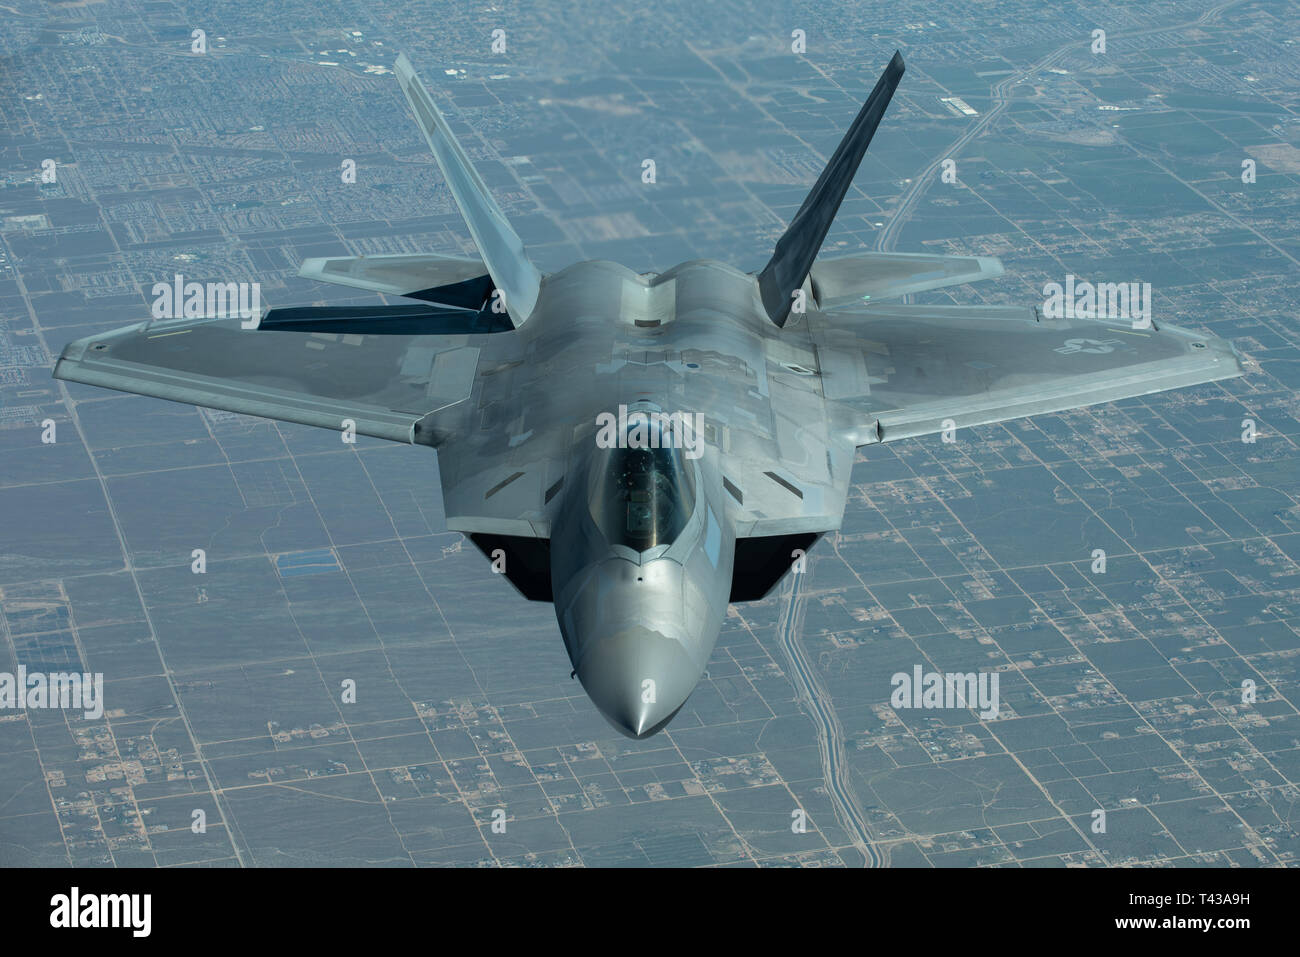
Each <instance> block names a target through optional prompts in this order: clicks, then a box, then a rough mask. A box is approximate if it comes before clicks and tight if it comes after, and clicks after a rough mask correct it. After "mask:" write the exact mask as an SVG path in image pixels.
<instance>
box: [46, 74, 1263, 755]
mask: <svg viewBox="0 0 1300 957" xmlns="http://www.w3.org/2000/svg"><path fill="white" fill-rule="evenodd" d="M903 69H904V67H903V58H902V56H901V55H899V54H898V53H895V54H894V56H893V59H892V60H891V61H890V62H889V64H888V66H887V67H886V69H885V71H884V73H883V74H882V75H881V77H880V80H879V82H877V83H876V85H875V88H874V89H873V90H872V91H871V94H870V96H869V97H868V98H867V100H866V102H865V104H864V105H863V107H862V109H861V111H860V112H859V113H858V115H857V117H856V119H854V121H853V123H852V125H851V126H850V127H849V130H848V132H847V134H846V135H845V136H844V138H843V141H842V142H841V143H840V145H839V147H838V148H837V149H836V150H835V153H834V155H833V156H832V157H831V159H830V162H829V163H828V164H827V166H826V168H825V170H824V171H823V172H822V174H821V176H820V177H819V178H818V180H817V182H816V184H815V185H814V186H813V187H812V190H811V192H809V193H808V196H807V198H806V199H805V200H804V202H803V205H802V206H800V207H799V210H798V211H797V212H796V213H795V215H794V218H793V220H792V221H791V222H790V224H789V227H788V228H787V229H786V231H785V232H784V234H783V235H782V236H781V237H780V239H779V240H778V241H777V242H776V246H775V249H774V251H773V252H772V254H771V258H770V259H769V261H768V262H767V264H766V265H765V266H764V267H763V268H762V269H761V270H759V271H758V272H757V273H751V272H745V271H743V270H742V269H740V268H738V267H737V266H734V265H731V264H729V263H725V262H717V261H713V260H694V261H690V262H684V263H681V264H680V265H677V266H674V267H673V268H671V269H669V270H667V271H666V272H661V273H655V272H637V271H636V270H634V269H630V268H628V267H626V266H622V265H619V264H617V263H613V262H605V261H588V262H579V263H574V264H573V265H570V266H568V267H566V268H564V269H562V270H560V271H559V272H555V273H551V274H549V275H544V274H543V273H541V272H540V271H539V270H538V269H537V267H536V266H534V265H533V263H532V262H531V261H530V260H529V258H528V256H527V254H526V252H525V249H524V245H523V243H522V242H521V241H520V238H519V236H518V235H517V234H516V233H515V231H514V230H513V229H512V228H511V226H510V223H509V222H508V220H507V219H506V216H505V215H504V213H503V212H502V210H501V208H500V207H499V206H498V204H497V203H496V202H495V200H494V199H493V197H492V194H491V192H490V191H489V190H488V188H487V186H486V185H485V183H484V181H483V180H482V178H480V176H479V175H478V173H477V172H476V171H475V170H474V168H473V167H472V166H471V165H470V161H469V159H468V158H467V157H466V155H465V152H464V150H463V149H462V148H461V146H460V145H459V144H458V143H457V141H456V139H455V138H454V137H453V135H452V132H451V130H450V128H449V127H448V125H447V122H446V120H445V119H444V117H443V115H442V113H441V112H440V111H439V109H438V107H437V106H436V105H435V102H434V99H433V97H431V96H430V94H429V92H428V91H427V89H426V88H425V87H424V86H423V85H422V84H421V82H420V81H419V79H418V78H417V76H416V74H415V72H414V70H413V69H412V67H411V64H410V62H409V61H408V60H407V59H406V58H405V57H404V56H403V57H399V58H398V60H397V63H396V66H395V72H396V76H397V80H398V82H399V83H400V85H401V88H402V90H403V92H404V93H405V95H406V98H407V100H408V102H409V104H410V108H411V111H412V112H413V113H414V115H415V120H416V122H417V123H418V124H419V126H420V129H421V131H422V132H423V134H424V136H425V138H426V139H427V140H428V143H429V147H430V148H431V149H432V151H433V154H434V156H435V157H436V159H437V162H438V165H439V167H440V168H441V170H442V173H443V176H444V177H445V179H446V184H447V187H448V188H449V189H450V191H451V194H452V196H453V197H454V198H455V200H456V203H457V204H458V206H459V208H460V212H461V214H462V215H463V217H464V220H465V224H466V225H467V226H468V228H469V232H470V235H471V236H472V237H473V240H474V243H475V245H476V247H477V249H478V251H479V253H480V258H478V259H465V258H450V257H447V256H438V255H432V254H429V255H395V256H391V255H389V256H356V257H344V258H328V259H309V260H307V261H305V262H304V263H303V265H302V268H301V272H300V275H302V276H305V277H310V278H313V279H316V280H320V281H322V282H327V283H338V284H340V285H343V286H350V287H354V288H356V289H363V290H369V291H371V292H375V293H383V294H385V295H393V296H399V297H404V298H407V299H410V300H413V301H414V303H413V304H410V305H373V306H360V307H357V306H334V307H294V308H274V309H271V310H269V311H268V312H266V314H265V315H263V316H261V317H260V322H252V321H250V322H244V321H241V320H240V319H239V318H233V319H231V318H218V319H212V318H197V319H195V318H190V319H186V318H182V319H176V320H157V319H154V320H149V321H144V322H141V323H138V324H136V325H132V326H129V327H126V328H122V329H118V330H116V331H113V332H107V333H103V334H98V335H92V336H88V337H86V338H84V339H79V340H77V341H75V342H73V343H71V344H69V345H68V346H67V348H66V349H64V351H63V354H62V356H61V357H60V359H59V361H58V364H57V365H56V366H55V370H54V375H55V376H56V377H57V378H60V379H68V380H72V381H76V382H83V383H89V384H91V385H95V386H102V387H105V388H109V389H118V390H121V391H124V392H133V393H138V394H141V395H147V396H156V397H159V398H163V399H171V400H173V401H177V402H186V403H191V404H194V405H199V406H206V407H209V408H214V409H224V410H228V411H232V412H239V413H245V414H248V415H253V416H262V417H264V418H269V419H278V420H282V421H286V422H297V423H305V424H307V425H313V426H319V427H321V428H326V429H335V430H340V431H344V432H346V431H347V430H349V429H354V430H355V432H357V433H361V434H364V435H368V436H375V437H378V438H381V439H387V440H390V441H393V442H404V443H408V444H412V445H423V446H427V447H429V448H432V449H435V450H437V456H438V465H439V473H440V479H441V484H442V493H443V501H444V503H445V512H446V522H447V527H448V528H449V529H453V530H456V531H460V532H462V533H464V534H465V535H466V536H468V537H469V539H470V540H471V541H472V542H473V543H474V544H475V545H476V546H477V547H478V548H479V549H481V550H482V552H483V553H484V556H485V558H487V559H488V560H489V561H490V562H491V567H492V570H494V571H500V572H503V573H504V575H505V577H506V578H508V579H509V581H510V582H511V583H513V585H514V586H515V587H516V588H517V589H518V591H519V592H520V593H521V594H522V596H523V597H524V598H526V599H530V600H533V601H541V602H553V603H554V606H555V614H556V619H557V621H558V623H559V630H560V634H561V636H562V637H563V639H564V643H565V647H566V649H567V651H568V654H569V658H570V660H571V661H572V664H573V674H576V676H577V678H578V679H579V680H580V681H581V682H582V685H583V687H584V688H585V690H586V692H587V694H588V696H589V697H590V698H591V700H592V702H593V703H594V704H595V705H596V707H597V708H598V709H599V710H600V712H601V713H602V714H603V715H604V716H605V717H606V718H607V719H608V720H609V721H610V722H611V723H612V724H613V725H614V727H615V728H617V729H618V730H619V731H621V732H623V733H624V734H626V735H629V736H631V737H636V738H642V737H646V736H649V735H651V734H654V733H656V732H657V731H659V730H660V729H662V728H663V727H664V726H665V725H666V724H667V723H668V722H669V721H671V720H672V718H673V716H674V715H676V714H677V712H678V711H679V710H680V709H681V708H682V706H683V704H684V703H685V702H686V700H687V698H688V697H689V696H690V694H691V692H692V691H693V690H694V688H695V686H696V684H697V682H698V681H699V680H700V678H701V676H702V674H703V672H704V670H705V668H706V666H707V665H708V663H709V658H710V655H711V653H712V651H713V648H714V645H715V643H716V641H717V638H718V633H719V630H720V629H721V626H722V622H723V618H724V616H725V615H726V614H727V608H728V605H729V603H736V602H749V601H756V600H759V599H762V598H763V597H764V596H766V595H768V594H769V592H771V591H772V590H773V589H774V587H775V586H776V584H777V583H778V582H779V581H780V580H781V579H782V578H783V576H785V575H786V574H787V573H788V572H791V571H792V569H793V570H794V572H795V573H799V567H800V566H801V565H802V562H803V561H804V560H805V557H806V554H807V551H808V549H809V548H810V547H811V546H812V545H813V543H814V542H816V541H817V539H818V538H819V537H820V536H822V535H824V534H826V533H827V532H831V531H834V530H835V529H838V528H839V526H840V523H841V520H842V517H843V514H844V505H845V498H846V495H847V493H848V488H849V482H850V478H851V475H852V472H853V463H854V459H855V456H856V454H857V450H858V449H859V448H861V447H863V446H868V445H873V444H876V443H880V442H897V441H903V440H906V439H915V438H918V437H921V436H931V435H935V434H939V433H943V432H945V430H947V431H951V430H953V429H965V428H969V427H972V426H978V425H984V424H988V423H994V422H1002V421H1005V420H1007V419H1012V418H1016V417H1019V416H1028V415H1036V414H1040V413H1048V412H1056V411H1061V410H1066V409H1074V408H1078V407H1080V406H1085V405H1090V404H1093V403H1099V402H1112V401H1115V400H1117V399H1123V398H1127V397H1130V396H1140V395H1146V394H1149V393H1153V392H1159V391H1162V390H1165V389H1174V388H1180V387H1184V386H1191V385H1195V384H1197V383H1204V382H1210V381H1213V380H1217V379H1224V378H1228V377H1231V376H1236V375H1240V374H1241V372H1242V369H1241V366H1240V364H1239V363H1238V359H1237V357H1236V354H1235V352H1234V350H1233V349H1232V347H1231V345H1229V344H1228V343H1227V342H1225V341H1223V340H1220V339H1216V338H1213V337H1211V336H1207V335H1202V334H1199V333H1195V332H1190V331H1187V330H1183V329H1178V328H1175V327H1174V326H1171V325H1166V324H1165V323H1164V322H1163V321H1162V322H1160V323H1159V324H1155V323H1151V324H1149V327H1147V328H1134V327H1133V326H1134V323H1132V322H1129V321H1106V320H1099V319H1090V318H1084V319H1077V318H1075V319H1060V318H1051V317H1049V316H1047V315H1044V314H1043V311H1042V310H1040V309H1038V308H1036V307H1034V306H954V305H939V306H935V305H913V304H904V303H897V302H895V303H890V302H889V301H888V300H891V299H892V300H898V299H900V298H901V297H903V296H905V295H908V294H910V293H918V292H923V291H926V290H932V289H939V288H942V287H947V286H953V285H956V284H960V283H968V282H973V281H975V280H981V279H987V278H990V277H993V276H997V275H999V274H1001V273H1002V266H1001V264H1000V263H999V262H998V261H997V260H996V259H992V258H988V257H981V256H939V255H928V254H915V253H880V252H857V253H854V254H852V255H842V256H835V257H833V258H831V257H820V256H819V255H818V254H819V252H820V250H821V246H822V242H823V240H824V239H825V237H826V233H827V230H828V229H829V228H830V225H831V222H832V220H833V218H834V217H835V214H836V211H837V210H838V209H839V206H840V203H841V201H842V200H843V198H844V195H845V193H846V191H847V190H848V188H849V185H850V183H851V182H852V180H853V177H854V174H855V173H856V171H857V168H858V165H859V163H860V162H861V160H862V157H863V155H864V154H865V152H866V149H867V146H868V144H869V143H870V141H871V138H872V136H873V134H874V133H875V131H876V128H877V126H878V125H879V123H880V121H881V117H882V116H883V115H884V113H885V109H886V107H887V106H888V105H889V102H890V99H891V98H892V96H893V93H894V90H895V89H896V88H897V86H898V83H899V81H900V79H901V78H902V76H903ZM244 326H249V327H251V328H244ZM936 441H938V440H937V439H936ZM486 571H487V568H486V567H485V573H486Z"/></svg>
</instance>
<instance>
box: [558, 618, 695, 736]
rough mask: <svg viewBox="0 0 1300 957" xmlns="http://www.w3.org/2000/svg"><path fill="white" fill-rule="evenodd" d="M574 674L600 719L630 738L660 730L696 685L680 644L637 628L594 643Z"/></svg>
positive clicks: (689, 661) (693, 671)
mask: <svg viewBox="0 0 1300 957" xmlns="http://www.w3.org/2000/svg"><path fill="white" fill-rule="evenodd" d="M577 671H578V679H579V680H580V681H581V682H582V686H583V688H584V689H586V692H587V694H588V696H589V697H590V698H591V700H592V701H593V702H594V703H595V705H596V707H597V708H599V709H600V712H601V714H603V715H604V716H605V718H606V719H607V720H608V721H609V722H610V723H611V724H612V725H614V727H615V728H617V729H618V730H619V731H621V732H622V733H623V734H625V735H627V736H628V737H630V738H648V737H649V736H650V735H652V734H654V733H655V732H656V731H659V730H660V729H662V728H663V726H664V725H666V724H667V723H668V721H669V720H670V719H671V718H672V717H673V715H675V714H676V713H677V712H678V710H679V709H680V708H681V706H682V705H683V704H685V703H686V699H687V698H688V697H690V694H691V691H692V690H693V689H694V688H695V683H696V681H697V680H698V679H699V671H698V670H697V669H696V667H695V665H694V663H693V662H692V661H691V659H690V657H689V656H688V655H687V654H686V651H685V650H684V649H683V647H682V645H681V643H680V642H678V641H675V640H673V639H671V638H667V637H665V636H663V635H661V634H659V633H658V632H655V631H651V630H650V629H648V628H644V627H641V626H637V625H632V626H630V627H627V628H624V629H622V630H620V631H617V632H615V633H614V634H611V635H609V636H606V637H602V638H596V639H594V640H592V641H591V642H590V644H589V646H588V649H587V651H586V653H585V654H584V655H583V657H582V661H581V662H580V663H579V665H578V669H577Z"/></svg>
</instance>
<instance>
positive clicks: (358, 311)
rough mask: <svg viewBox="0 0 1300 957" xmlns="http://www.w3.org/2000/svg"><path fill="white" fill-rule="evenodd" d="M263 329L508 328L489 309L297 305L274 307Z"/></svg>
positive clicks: (414, 331)
mask: <svg viewBox="0 0 1300 957" xmlns="http://www.w3.org/2000/svg"><path fill="white" fill-rule="evenodd" d="M257 328H258V329H259V330H260V331H262V332H267V331H270V332H322V333H334V334H341V335H358V336H455V335H471V336H472V335H483V334H486V333H492V332H509V331H511V330H512V329H514V326H512V325H511V324H510V321H509V319H508V317H507V316H505V315H504V314H497V313H494V312H492V311H491V310H490V309H482V310H473V309H454V308H447V307H439V306H294V307H290V308H287V309H272V310H270V311H268V312H267V313H266V315H264V316H263V317H262V319H261V321H260V322H259V323H258V324H257Z"/></svg>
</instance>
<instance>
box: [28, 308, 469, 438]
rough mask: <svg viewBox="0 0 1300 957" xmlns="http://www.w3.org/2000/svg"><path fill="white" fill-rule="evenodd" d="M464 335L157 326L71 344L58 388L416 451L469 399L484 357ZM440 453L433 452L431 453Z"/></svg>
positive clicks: (214, 324) (226, 322) (211, 324)
mask: <svg viewBox="0 0 1300 957" xmlns="http://www.w3.org/2000/svg"><path fill="white" fill-rule="evenodd" d="M471 341H472V340H471V339H470V337H468V336H463V335H449V336H404V335H354V334H353V335H339V334H332V333H321V332H317V333H301V332H269V331H265V330H261V331H259V330H257V329H244V328H241V323H240V320H239V319H197V320H156V321H153V322H142V323H137V324H136V325H133V326H127V327H125V328H122V329H116V330H114V331H112V332H105V333H100V334H99V335H94V336H87V337H86V338H84V339H78V340H76V341H75V342H71V343H69V344H68V345H67V347H66V348H64V350H63V355H61V356H60V357H59V361H58V363H57V364H56V365H55V367H54V377H55V378H56V379H67V380H69V381H72V382H84V383H86V384H88V385H96V386H101V387H103V388H106V389H117V390H118V391H121V392H133V393H136V394H137V395H148V396H155V397H157V398H160V399H171V400H172V401H175V402H188V403H190V404H192V405H202V406H207V407H209V408H213V409H225V410H226V411H229V412H242V413H245V414H247V415H258V416H262V417H263V418H268V419H279V420H282V421H285V422H299V423H302V424H303V425H315V426H319V427H321V428H326V429H334V430H336V431H342V430H343V429H345V428H346V427H347V426H346V425H345V420H350V421H352V422H353V423H354V424H355V429H356V431H357V432H359V433H361V434H362V435H371V436H375V437H376V438H381V439H389V440H390V441H393V442H414V441H417V440H421V439H422V438H423V439H424V440H426V441H427V439H428V437H427V436H425V437H421V436H419V435H418V431H419V429H418V423H419V421H420V420H421V419H422V418H424V417H425V416H426V415H429V414H430V413H433V412H436V411H439V410H441V409H445V408H447V407H448V406H451V405H454V404H455V403H457V402H460V401H461V400H463V399H465V398H467V397H468V396H469V394H470V391H471V389H472V388H473V385H474V376H475V371H476V369H477V366H478V354H479V349H478V348H477V347H476V346H474V345H471V344H470V343H471ZM429 444H433V443H429Z"/></svg>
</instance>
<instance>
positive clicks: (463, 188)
mask: <svg viewBox="0 0 1300 957" xmlns="http://www.w3.org/2000/svg"><path fill="white" fill-rule="evenodd" d="M394 70H395V71H396V73H397V81H398V82H399V83H400V84H401V85H402V92H403V93H405V94H406V100H407V102H408V103H410V104H411V111H412V112H413V113H414V114H415V120H416V122H417V123H419V124H420V129H421V131H422V132H423V133H424V138H425V139H426V140H428V142H429V149H431V150H433V155H434V158H435V159H437V161H438V166H439V167H440V168H441V169H442V175H443V177H444V178H445V179H446V180H447V186H448V188H449V189H450V190H451V195H452V196H453V197H455V199H456V205H457V206H459V207H460V214H461V216H463V217H464V219H465V225H466V226H468V227H469V232H470V235H471V236H473V237H474V244H475V245H476V246H478V251H479V254H480V255H481V256H482V257H483V263H484V265H486V266H487V269H488V273H489V274H490V275H491V276H492V281H493V282H494V283H495V284H496V288H497V289H499V290H500V291H501V293H502V294H503V295H504V296H505V305H506V310H507V312H508V313H509V314H510V319H511V321H512V322H513V323H514V325H515V327H516V328H518V327H519V326H522V325H523V324H524V322H525V321H526V320H527V319H528V317H529V315H531V314H532V311H533V306H535V305H536V304H537V292H538V289H539V288H540V286H541V281H542V275H541V273H539V272H538V271H537V267H536V266H534V265H533V264H532V263H531V262H529V260H528V256H527V254H525V252H524V244H523V243H522V242H520V240H519V236H518V235H517V234H516V233H515V231H514V229H512V228H511V226H510V222H509V221H508V220H507V219H506V217H505V214H504V213H503V212H501V207H500V206H498V205H497V204H496V200H494V199H493V198H492V194H491V193H490V192H488V188H487V184H486V183H484V182H483V178H482V177H481V176H479V174H478V173H477V172H476V171H475V169H474V167H473V166H471V165H470V162H469V157H467V156H466V155H465V151H464V150H463V149H461V147H460V144H459V143H457V142H456V138H455V137H454V136H453V135H452V133H451V129H450V128H449V127H448V126H447V121H446V120H445V119H443V117H442V114H441V113H440V112H438V108H437V107H436V106H435V105H434V103H433V98H432V97H431V96H429V91H428V90H426V89H425V88H424V84H422V83H421V82H420V79H419V77H417V76H416V75H415V70H414V69H413V68H412V67H411V61H410V60H408V59H407V58H406V55H405V54H402V55H401V56H399V57H398V58H397V63H396V64H395V65H394Z"/></svg>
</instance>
